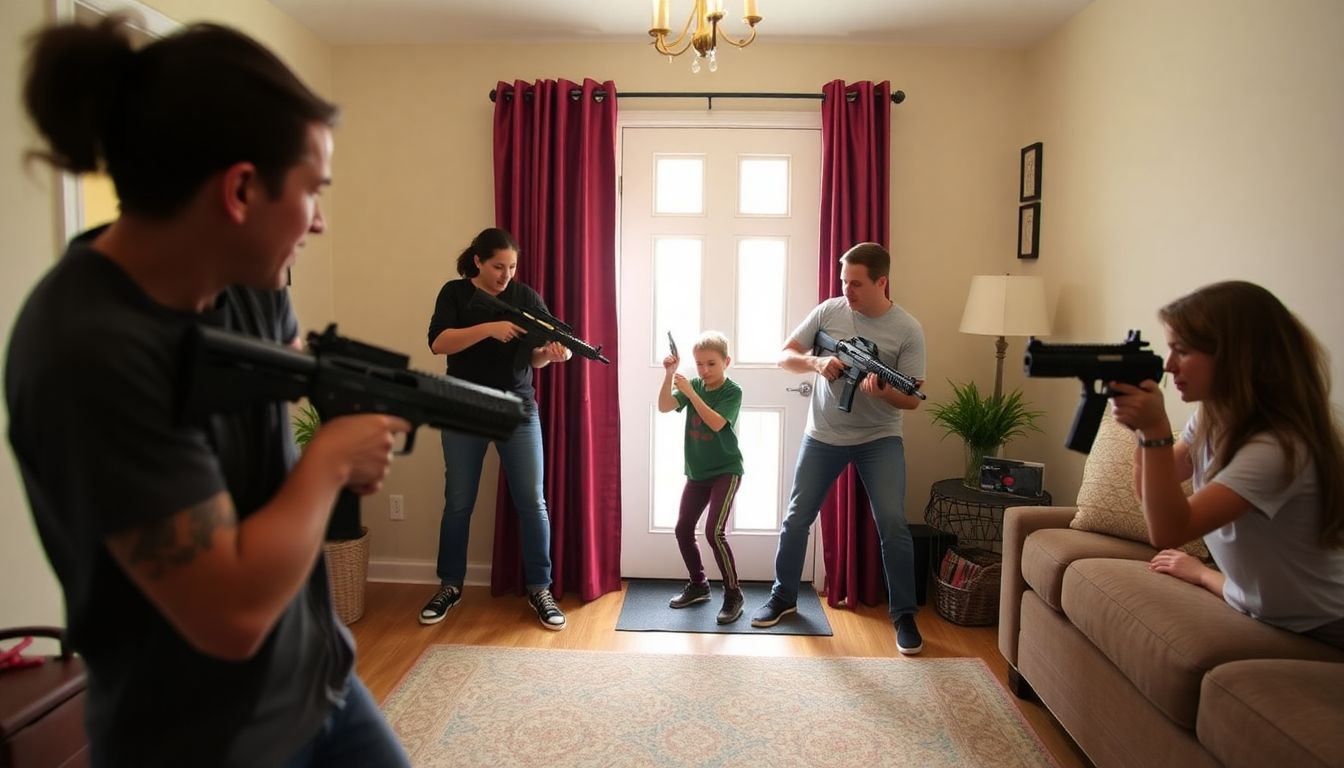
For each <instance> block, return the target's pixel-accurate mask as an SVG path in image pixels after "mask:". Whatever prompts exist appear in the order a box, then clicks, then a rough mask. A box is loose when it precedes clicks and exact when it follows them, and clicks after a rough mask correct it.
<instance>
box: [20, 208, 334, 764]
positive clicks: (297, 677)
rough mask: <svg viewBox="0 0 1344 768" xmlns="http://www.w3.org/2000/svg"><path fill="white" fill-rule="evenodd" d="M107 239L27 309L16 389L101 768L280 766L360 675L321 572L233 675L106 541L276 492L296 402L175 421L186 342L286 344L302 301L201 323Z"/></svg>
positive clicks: (245, 293) (23, 460)
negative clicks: (154, 289)
mask: <svg viewBox="0 0 1344 768" xmlns="http://www.w3.org/2000/svg"><path fill="white" fill-rule="evenodd" d="M96 234H97V233H96V232H95V233H90V234H89V235H86V236H84V237H81V238H80V239H78V240H76V241H75V242H73V243H72V244H71V246H70V249H69V250H68V251H67V253H66V255H65V257H64V258H63V259H62V260H61V261H60V262H59V263H58V264H57V265H56V266H55V267H54V268H53V269H52V270H51V271H50V272H49V273H48V274H47V275H46V276H45V277H44V278H43V279H42V281H41V282H39V283H38V285H37V286H36V288H34V290H33V292H32V294H31V295H30V296H29V297H28V299H27V301H26V302H25V304H24V306H23V309H22V310H21V311H20V313H19V316H18V319H17V320H16V322H15V325H14V332H13V336H12V337H11V339H10V346H9V351H8V360H7V363H6V376H5V396H6V401H7V403H8V406H9V414H10V427H9V440H10V444H11V445H12V446H13V449H14V454H15V456H16V457H17V459H18V464H19V469H20V473H21V475H22V477H23V482H24V486H25V488H26V490H27V493H28V498H29V503H30V505H31V507H32V510H33V517H34V519H35V521H36V524H37V529H38V533H39V535H40V536H41V539H42V544H43V547H44V548H45V549H46V552H47V557H48V558H49V559H50V561H51V563H52V566H53V568H54V569H55V571H56V575H57V577H58V578H59V579H60V582H61V586H62V589H63V591H64V595H65V603H66V623H67V627H68V631H69V639H70V643H71V645H72V646H73V647H74V648H75V649H76V650H77V651H79V653H80V654H81V655H83V656H84V658H85V661H86V664H87V666H88V670H89V672H88V702H87V709H86V715H85V720H86V725H87V727H88V731H89V738H90V744H91V746H92V754H93V758H94V761H95V764H100V765H101V764H115V765H239V766H241V765H269V764H275V763H278V762H280V761H282V760H283V759H284V758H285V757H287V756H288V755H289V754H291V753H292V752H293V751H295V750H296V749H297V748H298V747H299V746H301V745H302V744H303V743H305V742H306V741H307V740H309V739H310V738H312V736H313V735H314V734H315V733H316V731H317V729H318V727H320V725H321V723H322V721H323V719H325V717H326V715H327V714H328V713H329V712H330V710H331V705H332V703H333V701H335V700H336V698H337V697H338V696H339V695H340V694H341V693H342V691H343V687H344V683H345V680H346V678H347V676H348V674H349V671H350V669H351V667H352V666H353V661H354V653H353V650H352V647H353V644H352V643H351V641H350V637H349V634H348V632H346V630H345V628H344V627H343V626H341V625H340V623H339V621H338V620H337V619H336V617H335V614H334V613H333V611H332V608H331V604H330V597H329V592H328V586H327V579H326V567H325V564H324V562H323V561H322V559H321V558H319V559H318V562H317V564H316V566H315V567H314V569H313V571H312V573H311V574H310V576H309V579H308V582H307V584H306V586H305V587H304V588H303V589H301V590H300V591H299V593H298V594H297V595H296V596H295V597H294V599H293V600H292V601H291V603H290V604H289V606H287V607H286V609H285V612H284V613H283V614H282V615H281V617H280V619H279V621H278V622H277V623H276V626H275V627H274V629H272V631H271V633H270V635H269V636H268V637H267V638H266V640H265V641H264V642H263V644H262V647H261V649H260V650H259V651H258V652H257V654H256V655H255V656H253V657H252V658H251V659H248V660H246V661H242V662H231V661H222V660H219V659H215V658H213V657H209V656H205V655H203V654H201V653H200V652H198V651H196V650H194V649H193V648H192V647H191V646H190V645H189V644H188V643H187V642H186V641H185V640H184V639H183V638H182V636H181V635H179V634H178V633H177V631H176V630H175V629H174V628H173V627H172V625H171V624H170V623H169V622H168V621H167V620H166V619H165V618H164V617H163V615H162V614H160V613H159V611H158V610H157V609H155V607H154V606H153V604H151V603H150V602H149V600H148V599H147V598H146V597H145V596H144V594H143V593H141V592H140V591H139V589H137V588H136V587H135V585H134V584H133V583H132V582H131V580H130V579H129V578H128V577H127V576H126V574H125V572H124V571H122V569H121V568H120V567H119V566H118V565H117V563H116V561H115V560H114V559H113V558H112V556H111V554H110V553H109V552H108V550H107V549H106V547H105V546H104V544H103V541H104V539H105V538H106V537H107V536H109V535H111V534H114V533H118V532H122V531H126V530H128V529H132V528H135V527H139V526H142V525H145V524H146V523H149V522H152V521H155V520H160V519H164V518H167V517H170V516H172V515H175V514H177V513H178V512H180V511H182V510H184V509H186V508H188V507H190V506H193V505H196V504H198V503H200V502H202V501H204V500H205V499H207V498H210V497H211V496H213V495H215V494H217V493H219V492H220V491H222V490H227V491H228V492H229V493H230V495H231V496H232V498H233V502H234V506H235V508H236V509H237V512H238V516H239V519H240V520H241V519H243V518H246V517H247V516H248V515H250V514H251V513H252V512H254V511H255V510H256V509H257V508H258V507H260V506H261V505H262V504H264V503H265V502H266V501H267V500H269V499H270V498H271V496H273V495H274V493H275V492H276V490H277V489H278V488H279V486H280V484H281V483H282V482H283V480H284V478H285V476H286V474H287V473H288V471H289V468H290V467H291V466H292V464H293V462H294V459H295V450H294V447H293V441H292V438H291V437H290V432H289V426H288V411H287V407H286V406H285V404H283V403H268V404H263V405H258V406H256V407H254V408H251V409H249V410H247V411H244V412H238V413H235V414H230V415H228V416H213V417H210V418H209V420H208V423H203V424H200V425H196V426H190V425H183V424H181V423H180V422H179V420H178V419H177V418H176V414H175V412H174V411H175V402H176V387H177V384H178V381H179V378H180V373H179V364H180V363H179V353H180V347H181V340H182V337H183V333H184V332H185V330H186V329H187V328H188V327H190V326H191V325H192V324H193V323H209V324H212V325H216V326H221V327H225V328H229V329H231V330H236V331H239V332H243V333H248V334H251V335H255V336H259V337H261V338H265V339H269V340H272V341H282V342H283V341H289V340H291V339H293V337H294V336H295V335H296V332H297V326H296V321H295V319H294V316H293V311H292V309H291V308H290V304H289V299H288V295H287V294H286V293H285V292H283V291H280V292H259V291H250V290H245V289H231V290H229V291H226V292H225V293H224V294H223V295H222V296H221V297H220V300H219V302H218V305H217V307H216V308H215V309H214V310H213V311H211V312H207V313H205V314H203V315H197V314H192V313H186V312H179V311H175V310H171V309H168V308H165V307H163V306H161V305H159V304H157V303H155V302H154V301H153V300H152V299H150V298H149V296H148V295H146V294H145V293H144V292H143V291H142V290H141V289H140V287H139V286H138V285H137V284H136V283H135V282H134V281H133V280H131V278H130V277H129V276H128V275H127V274H126V273H125V272H124V271H122V270H121V268H120V267H119V266H117V265H116V264H115V263H114V262H112V261H111V260H109V259H107V258H106V257H105V256H103V255H102V254H100V253H98V252H96V251H94V250H93V249H92V248H91V246H90V245H89V242H90V240H91V239H92V237H93V236H94V235H96Z"/></svg>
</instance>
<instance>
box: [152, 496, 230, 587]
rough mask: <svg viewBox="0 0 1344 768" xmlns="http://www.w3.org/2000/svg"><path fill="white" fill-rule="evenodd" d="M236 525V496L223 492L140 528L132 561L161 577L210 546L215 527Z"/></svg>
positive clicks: (153, 576) (156, 576)
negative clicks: (232, 496) (234, 503)
mask: <svg viewBox="0 0 1344 768" xmlns="http://www.w3.org/2000/svg"><path fill="white" fill-rule="evenodd" d="M237 526H238V517H237V514H236V512H235V511H234V509H233V500H232V499H230V498H229V496H228V494H225V493H221V494H219V495H217V496H215V497H213V498H209V499H206V500H205V501H203V502H201V503H200V504H197V505H195V506H193V507H188V508H187V509H185V510H183V511H182V512H179V513H177V514H176V515H172V516H171V517H167V518H164V519H162V520H156V521H154V522H152V523H150V524H148V525H146V526H144V527H143V528H141V529H140V530H139V531H137V535H136V539H135V542H134V544H133V545H132V546H131V551H130V557H129V558H128V559H129V561H130V562H131V563H145V564H146V565H147V566H148V568H149V578H151V579H161V578H163V577H164V576H166V575H167V574H168V569H169V568H171V567H174V566H184V565H187V564H189V563H190V562H191V561H192V560H193V559H195V557H196V554H197V553H198V552H204V551H206V550H208V549H210V541H211V538H212V537H213V536H214V533H215V530H217V529H219V528H236V527H237Z"/></svg>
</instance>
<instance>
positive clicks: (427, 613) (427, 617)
mask: <svg viewBox="0 0 1344 768" xmlns="http://www.w3.org/2000/svg"><path fill="white" fill-rule="evenodd" d="M460 602H462V589H461V588H460V587H455V586H453V585H451V584H445V585H443V586H442V587H439V591H438V592H435V593H434V596H433V597H431V598H429V602H428V603H425V607H424V609H423V610H421V611H420V623H421V624H438V623H439V622H440V621H443V617H444V616H447V615H448V612H449V611H451V610H453V606H455V605H457V604H458V603H460Z"/></svg>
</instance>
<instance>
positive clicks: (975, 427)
mask: <svg viewBox="0 0 1344 768" xmlns="http://www.w3.org/2000/svg"><path fill="white" fill-rule="evenodd" d="M948 384H951V385H952V399H950V400H948V401H946V402H942V403H935V404H934V405H933V406H932V407H930V409H929V411H930V413H932V415H933V423H934V424H937V425H938V426H940V427H942V428H943V430H944V434H943V437H944V438H946V437H947V436H948V435H956V436H957V437H960V438H961V442H962V444H963V445H964V446H965V448H966V468H965V472H964V474H963V475H962V484H964V485H965V486H966V487H967V488H974V489H977V490H978V489H979V488H980V463H981V462H982V461H983V460H984V458H985V457H986V456H989V455H992V454H994V453H995V452H996V451H998V450H999V447H1000V446H1002V445H1003V444H1004V443H1006V442H1008V441H1009V440H1012V439H1013V438H1015V437H1023V436H1025V435H1026V434H1027V430H1033V431H1036V432H1040V431H1041V428H1040V427H1039V426H1037V425H1036V419H1037V418H1039V417H1040V416H1041V415H1042V413H1043V412H1042V411H1034V410H1032V409H1031V408H1030V407H1029V406H1028V405H1027V403H1026V402H1025V401H1024V400H1023V399H1022V393H1021V392H1020V391H1017V390H1014V391H1013V392H1011V393H1009V394H1007V395H997V396H996V395H982V394H980V390H979V388H977V387H976V386H975V382H973V381H972V382H969V383H967V384H966V385H965V386H959V385H958V384H957V383H956V382H952V381H949V382H948Z"/></svg>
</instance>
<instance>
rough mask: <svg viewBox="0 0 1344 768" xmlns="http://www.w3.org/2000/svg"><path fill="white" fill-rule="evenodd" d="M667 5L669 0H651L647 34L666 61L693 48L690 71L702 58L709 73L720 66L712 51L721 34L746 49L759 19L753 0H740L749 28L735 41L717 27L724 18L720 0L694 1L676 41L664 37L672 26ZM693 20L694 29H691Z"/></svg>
mask: <svg viewBox="0 0 1344 768" xmlns="http://www.w3.org/2000/svg"><path fill="white" fill-rule="evenodd" d="M668 4H669V0H653V27H652V28H650V29H649V36H650V37H652V38H653V47H654V49H655V50H657V51H658V52H659V53H661V54H663V55H665V56H667V58H668V61H671V60H672V57H673V56H680V55H681V54H683V53H685V52H686V51H689V50H692V49H693V50H694V51H695V56H694V57H693V58H692V59H691V71H692V72H699V71H700V60H701V59H704V60H705V62H706V64H707V65H708V67H709V71H710V72H714V71H716V70H717V69H718V68H719V62H718V56H717V54H716V53H715V50H716V49H717V48H718V43H719V38H720V37H722V38H723V41H724V42H726V43H728V44H729V45H735V46H737V47H738V48H746V47H747V46H748V45H751V41H753V40H755V39H756V24H757V23H758V22H759V21H760V20H761V13H760V9H759V7H758V6H757V2H756V0H743V3H742V21H744V22H746V24H747V27H748V30H747V36H746V37H744V38H742V39H741V40H736V39H734V38H733V37H732V36H731V35H729V34H728V33H727V32H724V31H722V30H720V29H719V22H720V21H722V20H723V0H695V5H694V7H693V8H692V9H691V15H690V16H688V17H687V18H686V24H685V26H683V27H682V28H681V34H679V35H677V37H676V39H675V40H670V41H669V40H668V39H667V37H668V35H670V34H671V33H672V26H671V24H670V22H669V19H670V17H671V11H670V9H669V8H668ZM692 22H694V23H695V30H694V31H692V30H691V23H692Z"/></svg>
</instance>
